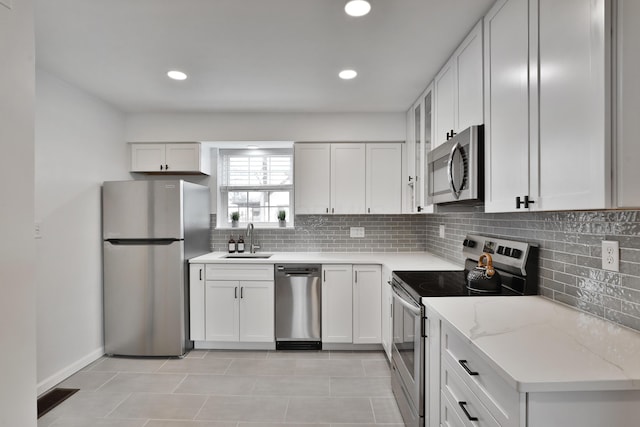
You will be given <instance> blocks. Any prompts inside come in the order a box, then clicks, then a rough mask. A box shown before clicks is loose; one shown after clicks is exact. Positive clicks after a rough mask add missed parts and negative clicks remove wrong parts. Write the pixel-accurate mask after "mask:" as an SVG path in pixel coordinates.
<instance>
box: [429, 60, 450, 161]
mask: <svg viewBox="0 0 640 427" xmlns="http://www.w3.org/2000/svg"><path fill="white" fill-rule="evenodd" d="M454 65H455V62H454V61H452V60H449V61H448V62H447V63H446V64H445V65H444V67H443V68H442V69H441V70H440V72H439V73H438V74H437V75H436V78H435V79H434V80H433V87H434V90H435V94H436V97H435V110H436V114H435V128H436V132H435V139H434V141H433V147H432V148H435V147H437V146H438V145H440V144H442V143H443V142H445V141H446V140H447V139H448V138H447V135H448V134H450V132H451V131H452V130H454V128H455V127H456V125H455V108H456V107H455V86H456V84H455V80H456V75H455V74H456V70H455V68H454Z"/></svg>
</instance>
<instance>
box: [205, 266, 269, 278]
mask: <svg viewBox="0 0 640 427" xmlns="http://www.w3.org/2000/svg"><path fill="white" fill-rule="evenodd" d="M205 275H206V278H207V280H273V264H235V263H233V264H231V263H230V264H207V268H206V272H205Z"/></svg>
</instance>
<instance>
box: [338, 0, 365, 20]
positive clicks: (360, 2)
mask: <svg viewBox="0 0 640 427" xmlns="http://www.w3.org/2000/svg"><path fill="white" fill-rule="evenodd" d="M370 10H371V5H370V4H369V2H368V1H366V0H351V1H348V2H347V4H346V5H345V6H344V11H345V12H347V15H351V16H364V15H366V14H367V13H369V11H370Z"/></svg>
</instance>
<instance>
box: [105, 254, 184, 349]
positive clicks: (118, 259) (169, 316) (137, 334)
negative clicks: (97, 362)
mask: <svg viewBox="0 0 640 427" xmlns="http://www.w3.org/2000/svg"><path fill="white" fill-rule="evenodd" d="M183 253H184V248H183V242H182V241H173V242H171V241H163V242H155V243H154V244H141V243H139V242H137V243H136V242H126V241H125V242H123V243H122V244H114V243H111V242H104V340H105V353H107V354H115V355H123V356H180V355H182V354H183V353H184V350H185V338H186V329H185V324H186V318H185V289H184V286H185V285H184V268H185V267H184V261H182V260H183V259H184V257H183Z"/></svg>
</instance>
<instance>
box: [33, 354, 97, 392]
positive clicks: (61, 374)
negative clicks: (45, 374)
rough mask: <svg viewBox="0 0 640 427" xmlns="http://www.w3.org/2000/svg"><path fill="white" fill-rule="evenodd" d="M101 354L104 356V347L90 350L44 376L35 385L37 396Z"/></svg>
mask: <svg viewBox="0 0 640 427" xmlns="http://www.w3.org/2000/svg"><path fill="white" fill-rule="evenodd" d="M102 356H104V347H100V348H98V349H96V350H94V351H92V352H91V353H89V354H87V355H86V356H84V357H83V358H81V359H78V360H77V361H75V362H73V363H72V364H70V365H68V366H66V367H64V368H62V369H60V370H59V371H58V372H56V373H55V374H53V375H51V376H50V377H49V378H45V379H44V380H42V381H40V382H39V383H38V385H37V393H38V397H40V395H42V394H44V393H46V392H47V391H49V390H51V389H52V388H53V387H55V386H56V385H58V384H60V383H61V382H62V381H64V380H66V379H67V378H69V377H70V376H71V375H73V374H75V373H76V372H78V371H79V370H80V369H82V368H84V367H85V366H87V365H88V364H90V363H92V362H95V361H96V360H98V359H100V358H101V357H102Z"/></svg>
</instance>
